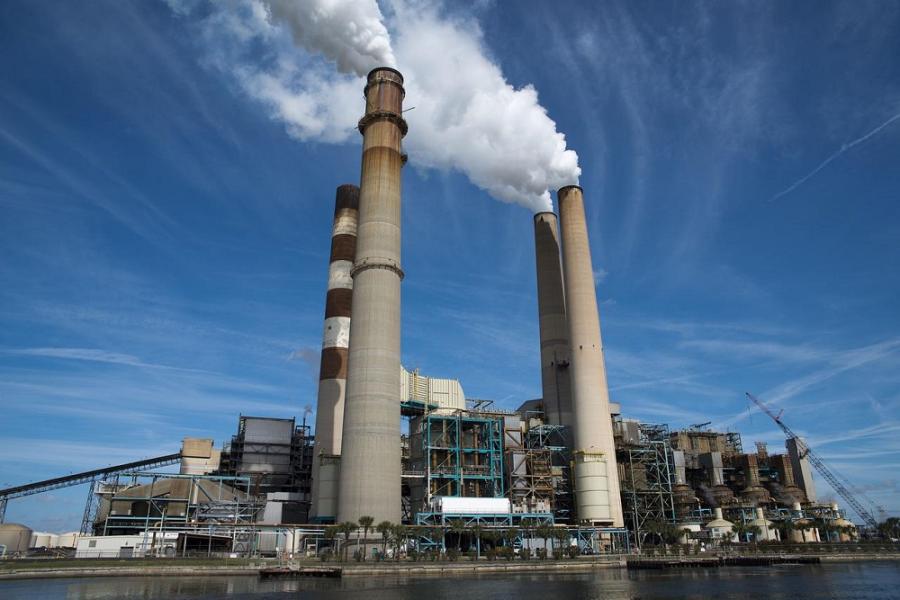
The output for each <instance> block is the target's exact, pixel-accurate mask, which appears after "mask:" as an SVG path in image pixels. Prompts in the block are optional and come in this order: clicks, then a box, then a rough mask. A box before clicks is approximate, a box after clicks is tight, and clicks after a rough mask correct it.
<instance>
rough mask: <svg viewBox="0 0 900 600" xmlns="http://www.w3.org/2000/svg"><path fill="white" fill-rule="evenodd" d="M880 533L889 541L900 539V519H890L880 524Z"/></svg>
mask: <svg viewBox="0 0 900 600" xmlns="http://www.w3.org/2000/svg"><path fill="white" fill-rule="evenodd" d="M878 533H880V534H881V536H882V537H883V538H885V539H887V540H895V539H897V538H900V518H897V517H890V518H888V519H885V520H884V521H882V522H881V523H879V524H878Z"/></svg>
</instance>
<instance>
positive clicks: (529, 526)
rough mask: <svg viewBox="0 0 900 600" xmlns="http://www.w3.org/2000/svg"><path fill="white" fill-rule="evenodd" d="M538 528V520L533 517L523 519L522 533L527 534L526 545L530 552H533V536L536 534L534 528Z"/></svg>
mask: <svg viewBox="0 0 900 600" xmlns="http://www.w3.org/2000/svg"><path fill="white" fill-rule="evenodd" d="M536 526H537V520H536V519H534V518H533V517H526V518H524V519H522V524H521V528H522V531H523V532H525V540H526V542H525V544H526V546H527V548H528V549H529V550H531V534H532V533H533V532H534V528H535V527H536Z"/></svg>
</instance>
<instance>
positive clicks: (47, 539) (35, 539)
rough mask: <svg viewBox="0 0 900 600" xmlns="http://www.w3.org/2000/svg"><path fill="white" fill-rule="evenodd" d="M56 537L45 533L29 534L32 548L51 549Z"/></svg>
mask: <svg viewBox="0 0 900 600" xmlns="http://www.w3.org/2000/svg"><path fill="white" fill-rule="evenodd" d="M55 537H56V536H55V535H53V534H52V533H47V532H45V531H35V532H34V533H32V534H31V547H32V548H52V547H53V542H54V538H55Z"/></svg>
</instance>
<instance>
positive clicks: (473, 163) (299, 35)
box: [168, 0, 581, 211]
mask: <svg viewBox="0 0 900 600" xmlns="http://www.w3.org/2000/svg"><path fill="white" fill-rule="evenodd" d="M168 1H169V5H170V6H171V7H172V8H173V10H175V11H176V12H177V13H178V14H180V15H183V16H186V17H187V18H190V19H194V20H196V23H197V25H198V27H199V32H200V36H201V39H202V41H203V44H204V45H205V46H206V49H207V55H208V56H207V61H208V62H209V64H210V65H212V66H214V67H216V68H218V69H220V70H221V71H223V72H225V73H228V74H229V75H231V76H232V77H233V78H234V80H235V81H236V82H237V84H238V86H239V87H240V89H241V90H242V92H243V93H245V94H247V95H248V96H250V97H252V98H254V99H256V100H258V101H260V102H261V103H263V104H264V105H266V106H267V107H268V108H269V110H270V114H271V116H272V117H273V118H275V119H278V120H279V121H282V122H283V123H284V124H285V127H286V129H287V131H288V133H289V134H290V135H292V136H293V137H296V138H297V139H300V140H304V141H318V142H326V143H342V142H345V141H347V140H349V139H350V138H351V136H355V135H358V134H357V133H356V130H355V126H356V122H357V120H358V119H359V117H360V116H361V98H360V90H361V89H362V87H363V86H364V85H365V83H364V81H363V76H364V75H365V74H366V73H367V72H368V71H369V70H371V69H372V68H374V67H379V66H394V67H398V68H399V69H400V70H401V71H402V72H403V75H404V77H405V87H406V97H407V102H406V104H407V108H408V107H410V106H415V110H414V111H410V112H408V113H407V114H406V115H405V116H406V118H407V120H408V121H409V124H410V131H409V135H408V136H407V138H406V140H405V142H404V144H405V147H406V149H407V150H408V152H409V156H410V161H411V162H412V163H413V164H414V165H417V166H420V167H432V168H437V169H446V170H457V171H460V172H462V173H464V174H465V175H466V176H467V177H468V178H469V180H470V181H472V183H474V184H475V185H477V186H479V187H481V188H482V189H484V190H486V191H487V192H488V193H490V194H491V195H492V196H493V197H495V198H497V199H499V200H502V201H504V202H514V203H517V204H521V205H523V206H525V207H527V208H529V209H531V210H533V211H541V210H550V209H551V208H552V202H551V200H550V193H549V190H555V189H556V188H558V187H561V186H563V185H568V184H571V183H577V182H578V177H579V175H580V174H581V169H580V168H579V167H578V155H577V154H576V153H575V151H573V150H568V149H566V140H565V136H564V135H563V134H562V133H560V132H558V131H557V130H556V123H554V122H553V120H552V119H550V117H549V116H548V115H547V112H546V110H545V109H544V108H543V107H542V106H541V105H540V102H539V101H538V94H537V91H536V90H535V89H534V88H533V87H532V86H525V87H523V88H521V89H515V88H514V87H513V86H512V85H510V84H509V83H507V82H506V80H505V79H504V77H503V73H502V71H501V70H500V68H499V67H498V66H497V65H495V64H494V63H493V62H492V61H491V60H490V59H489V58H488V57H487V56H486V52H485V49H484V46H483V43H482V37H481V32H480V30H479V28H478V26H477V24H475V23H472V22H468V21H462V20H456V19H451V18H448V17H446V16H444V15H442V13H441V6H440V5H439V4H437V2H436V0H425V1H419V2H416V3H415V4H414V5H411V4H408V1H409V0H393V1H392V2H391V4H390V8H391V10H392V14H391V19H390V20H389V21H388V20H386V19H385V17H384V15H383V14H382V12H381V9H380V8H379V6H378V3H377V2H376V0H307V1H305V2H296V1H293V0H235V1H233V2H222V3H212V4H207V3H206V2H204V0H168ZM201 7H202V10H201ZM386 23H387V24H386ZM388 25H390V27H388ZM389 30H390V32H393V34H394V37H395V40H394V41H393V43H392V39H391V33H390V32H389Z"/></svg>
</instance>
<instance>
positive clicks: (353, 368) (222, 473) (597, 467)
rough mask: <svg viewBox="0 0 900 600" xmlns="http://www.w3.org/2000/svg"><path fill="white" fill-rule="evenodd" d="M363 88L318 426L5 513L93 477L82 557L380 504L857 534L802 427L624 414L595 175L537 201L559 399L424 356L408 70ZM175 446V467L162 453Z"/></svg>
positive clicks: (127, 470)
mask: <svg viewBox="0 0 900 600" xmlns="http://www.w3.org/2000/svg"><path fill="white" fill-rule="evenodd" d="M364 97H365V112H364V115H363V117H362V118H361V119H360V121H359V130H360V132H361V134H362V135H363V153H362V172H361V176H360V185H359V187H356V186H355V185H350V184H345V185H341V186H339V187H338V188H337V192H336V199H335V208H334V217H333V220H332V222H331V232H332V236H331V251H330V256H329V266H328V271H327V272H328V276H327V286H325V287H326V301H325V314H324V329H323V342H322V354H321V363H320V371H319V388H318V396H317V410H316V421H315V431H314V432H311V431H310V428H309V427H308V426H307V424H306V422H305V420H304V422H303V423H301V424H299V425H298V424H297V423H296V421H295V420H294V419H276V418H269V417H251V416H243V415H242V416H240V417H239V420H238V428H237V432H236V433H235V435H234V436H233V437H232V438H231V439H230V440H229V441H228V442H227V443H226V444H224V445H223V447H222V448H221V449H217V448H216V447H215V445H214V442H213V440H210V439H190V438H189V439H186V440H184V442H183V445H182V448H181V451H180V452H179V453H177V454H172V455H167V456H162V457H157V458H154V459H148V460H146V461H139V462H137V463H130V464H128V465H119V466H117V467H108V468H105V469H99V470H96V471H90V472H86V473H80V474H76V475H73V476H68V477H63V478H59V479H54V480H49V481H45V482H37V483H35V484H28V485H25V486H19V487H17V488H10V489H8V490H0V521H2V516H3V510H4V509H5V506H6V502H7V501H8V500H9V499H12V498H18V497H22V496H27V495H30V494H34V493H39V492H42V491H46V490H49V489H55V488H56V487H64V486H67V485H75V484H81V483H90V484H91V489H90V492H89V498H88V501H87V504H86V507H85V512H84V520H83V524H82V530H81V532H80V534H79V535H80V537H79V536H75V537H73V538H72V539H71V543H72V547H73V548H74V547H75V546H76V545H77V553H78V555H80V556H91V555H92V553H94V554H93V555H98V556H99V555H113V556H138V555H141V556H143V555H165V556H168V555H176V554H186V553H189V552H207V553H212V552H225V553H230V554H234V555H249V554H254V553H260V552H262V553H266V552H276V551H285V552H287V551H289V552H297V551H302V550H303V551H305V550H309V549H310V548H312V549H313V551H314V550H315V549H316V548H318V547H320V545H321V544H322V543H323V531H324V529H323V527H324V525H326V524H329V523H340V522H347V521H350V522H353V523H356V522H359V519H360V517H363V516H369V517H371V518H372V519H373V520H374V522H375V523H378V522H380V521H389V522H392V523H400V522H403V523H408V524H415V525H427V526H431V528H430V529H428V533H427V534H422V535H421V536H420V537H419V538H418V539H417V540H416V543H417V544H418V545H419V546H420V547H422V548H428V547H444V546H445V544H446V540H445V535H446V532H447V528H449V527H450V526H451V525H452V524H454V523H456V524H458V523H462V524H464V525H466V526H474V525H478V526H480V527H483V528H509V527H520V528H523V529H528V528H529V527H535V526H538V525H549V526H554V527H556V528H557V529H558V530H565V531H568V532H569V539H570V542H571V544H573V545H579V546H582V547H583V548H584V549H585V550H588V549H589V550H590V551H592V552H622V551H627V550H629V549H630V548H632V547H634V546H638V547H640V546H641V545H643V544H645V543H648V541H649V539H648V536H652V535H654V533H653V532H654V531H656V530H658V526H659V524H663V523H665V524H670V525H674V526H677V527H679V528H680V529H681V530H682V531H685V532H688V533H685V534H684V537H685V540H693V541H698V542H700V541H708V542H715V541H721V540H724V539H732V538H733V537H734V535H735V534H734V533H733V525H734V523H736V522H741V523H751V524H754V525H755V526H758V527H759V529H760V531H761V533H759V534H757V535H759V536H762V537H761V538H760V539H764V540H772V539H779V538H780V536H781V535H782V533H781V531H782V530H783V531H784V532H785V534H786V535H789V536H790V537H791V539H793V540H794V541H800V542H808V541H816V540H819V539H821V538H822V536H821V535H820V532H819V531H817V529H816V524H821V523H832V524H836V525H838V526H839V527H842V528H843V529H842V530H841V531H844V533H842V534H839V535H845V536H846V535H848V534H847V530H846V527H847V525H849V523H848V522H847V521H846V520H845V519H844V516H843V514H842V512H841V511H840V510H839V509H838V507H837V506H836V505H832V504H828V505H824V504H817V503H816V502H815V501H816V493H815V488H814V483H813V479H812V472H811V468H810V464H809V461H808V458H807V456H806V453H805V450H804V446H803V444H802V442H800V441H799V440H798V439H789V440H788V443H787V451H786V453H782V454H769V452H768V450H767V448H766V447H765V446H764V445H757V447H756V449H755V452H749V453H748V452H745V451H744V449H743V446H742V442H741V438H740V435H739V434H737V433H735V432H718V431H712V430H710V429H709V428H708V427H707V425H708V424H703V425H698V426H694V427H691V428H688V429H684V430H678V431H670V430H669V428H668V426H667V425H666V424H652V423H641V422H638V421H635V420H632V419H627V418H623V416H622V412H623V411H622V409H621V407H620V406H619V405H618V404H617V403H615V402H612V401H611V399H610V397H609V390H608V386H607V381H606V367H605V359H604V352H603V345H602V338H601V329H600V317H599V312H598V306H597V296H596V288H595V283H596V282H595V281H594V275H593V273H594V269H593V265H592V262H591V253H590V243H589V239H588V231H587V222H586V218H585V210H584V191H583V190H582V189H581V188H580V187H579V186H577V185H570V186H566V187H564V188H562V189H560V190H559V192H558V199H559V202H558V206H559V215H558V216H557V215H556V214H554V213H550V212H541V213H538V214H537V215H535V216H534V219H533V234H534V240H535V266H536V281H537V303H536V304H537V317H538V322H539V330H540V347H539V348H535V357H539V363H540V372H541V391H542V394H541V397H540V398H537V399H532V400H528V401H526V402H523V403H522V404H521V406H520V407H519V408H518V409H517V410H515V411H512V410H501V409H499V408H497V407H496V406H495V405H494V403H493V402H491V401H488V400H480V399H471V398H466V396H465V394H464V392H463V388H462V386H461V384H460V383H459V381H458V380H456V379H444V378H436V377H429V376H425V375H422V374H420V373H419V372H418V371H417V370H412V371H408V370H406V369H405V368H404V367H403V366H402V365H401V364H400V341H401V331H400V323H401V319H400V287H401V281H402V279H403V276H404V273H403V270H402V267H401V253H400V237H401V219H400V206H401V197H402V194H401V169H402V167H403V165H404V163H405V155H404V154H403V151H402V146H401V142H402V139H403V136H404V135H405V134H406V131H407V124H406V121H405V120H404V119H403V108H402V102H403V97H404V88H403V77H402V75H401V74H400V73H399V72H397V71H396V70H394V69H390V68H379V69H375V70H373V71H372V72H371V73H369V76H368V79H367V84H366V87H365V90H364ZM323 227H324V224H323ZM536 363H537V361H536ZM174 464H178V465H179V473H177V474H176V473H163V472H159V471H153V470H150V469H155V468H157V467H164V466H169V465H174ZM783 523H792V524H793V526H792V527H787V528H786V527H781V528H779V527H780V524H783ZM26 532H27V533H26ZM31 534H32V532H31V531H30V530H27V528H24V527H23V526H18V525H12V524H8V525H4V526H3V529H0V548H2V549H3V550H4V551H5V552H8V553H14V552H23V551H25V550H26V549H27V548H33V547H35V546H34V545H33V543H32V542H33V540H32V539H31ZM26 537H27V538H28V542H27V544H26V542H25V541H24V540H25V538H26ZM38 541H40V540H38ZM35 543H36V542H35Z"/></svg>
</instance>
